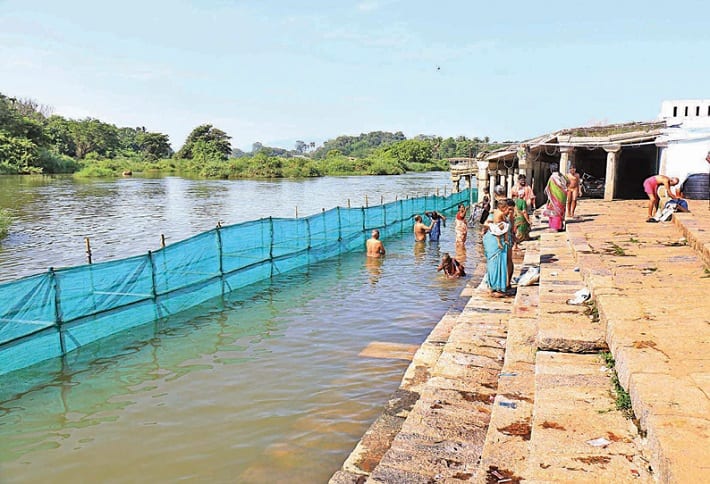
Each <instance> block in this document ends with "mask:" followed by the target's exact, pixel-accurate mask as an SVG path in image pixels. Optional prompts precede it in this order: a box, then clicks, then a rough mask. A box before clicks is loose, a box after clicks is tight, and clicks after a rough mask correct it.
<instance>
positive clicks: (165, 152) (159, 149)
mask: <svg viewBox="0 0 710 484" xmlns="http://www.w3.org/2000/svg"><path fill="white" fill-rule="evenodd" d="M136 144H137V145H138V150H139V151H140V152H141V154H142V155H143V157H144V158H145V159H146V160H148V161H156V160H159V159H160V158H167V157H169V156H170V155H171V154H172V148H170V138H169V137H168V135H167V134H162V133H148V132H145V131H140V132H138V133H137V135H136Z"/></svg>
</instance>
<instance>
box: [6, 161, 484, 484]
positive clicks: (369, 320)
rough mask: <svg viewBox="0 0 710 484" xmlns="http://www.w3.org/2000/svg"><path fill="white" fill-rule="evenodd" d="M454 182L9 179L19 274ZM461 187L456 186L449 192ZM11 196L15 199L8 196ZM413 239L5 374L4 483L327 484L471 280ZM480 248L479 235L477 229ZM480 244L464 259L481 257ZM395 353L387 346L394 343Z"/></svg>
mask: <svg viewBox="0 0 710 484" xmlns="http://www.w3.org/2000/svg"><path fill="white" fill-rule="evenodd" d="M447 183H449V180H448V174H446V173H427V174H412V175H405V176H401V177H345V178H324V179H314V180H302V181H301V180H299V181H289V180H284V181H276V182H261V181H198V180H183V179H180V178H173V177H171V178H161V179H141V178H133V179H127V180H116V181H110V182H76V181H74V180H72V179H71V178H68V177H59V178H35V179H30V178H27V179H25V178H20V177H9V178H6V179H3V177H0V184H2V188H3V189H2V191H1V192H0V193H2V199H1V200H0V201H1V204H0V206H3V207H8V208H11V209H12V210H13V215H14V216H15V220H16V224H15V225H13V227H12V228H11V235H10V237H9V239H6V240H5V241H4V242H3V245H2V252H0V255H1V257H2V259H1V260H0V267H1V268H2V269H1V272H2V275H3V277H4V278H5V279H10V278H13V277H16V276H21V275H27V274H32V273H36V272H38V271H42V270H46V267H48V266H51V265H54V266H60V265H71V264H75V263H82V262H83V258H84V254H83V244H84V240H83V238H84V237H87V236H88V237H91V240H92V246H93V247H94V257H95V259H97V260H107V259H111V258H116V257H123V256H128V255H135V254H137V253H141V252H143V251H146V250H149V249H151V248H154V247H155V246H157V245H159V236H160V234H161V233H163V234H165V236H166V238H167V239H168V242H170V241H177V240H180V239H182V238H185V237H187V236H190V235H194V234H195V233H197V232H200V231H202V230H206V229H209V228H211V227H213V226H214V225H215V224H216V222H217V221H218V220H221V221H223V223H225V224H230V223H237V222H240V221H244V220H249V219H253V218H259V217H265V216H285V217H288V216H293V215H294V214H295V210H296V207H298V212H299V215H306V214H310V213H314V212H318V211H320V210H321V209H322V208H331V207H333V206H336V205H344V206H346V205H347V203H348V199H350V203H351V205H353V206H356V205H357V206H359V205H361V204H364V197H365V195H367V196H368V199H369V203H370V204H373V203H379V202H380V197H383V198H384V201H385V202H386V201H389V200H393V199H394V197H395V196H398V197H406V196H416V195H424V194H425V193H426V192H428V193H431V192H433V191H435V190H436V189H437V187H438V188H439V191H440V193H442V194H443V190H444V186H445V185H447ZM447 189H448V187H447ZM10 190H12V193H9V191H10ZM453 226H454V224H453V223H449V224H447V226H446V227H445V228H444V229H443V231H442V239H441V242H439V243H427V244H425V245H422V246H420V245H415V244H414V243H413V242H412V240H411V235H410V234H409V233H406V234H403V235H402V236H400V237H392V238H388V239H386V240H385V241H384V243H385V246H386V247H387V252H388V253H387V256H386V257H384V258H383V259H381V260H378V261H372V260H369V261H368V260H367V258H365V257H363V255H362V254H361V253H349V254H343V255H341V256H339V257H336V258H333V259H331V260H327V261H324V262H321V263H319V264H315V265H313V266H311V267H309V268H304V269H302V270H296V271H293V272H291V273H286V274H283V275H280V276H278V277H275V278H274V279H273V280H271V281H264V282H262V283H258V284H255V285H253V286H251V287H248V288H244V289H242V290H239V291H235V292H234V293H231V294H229V295H227V296H226V297H225V298H224V299H221V298H220V299H219V300H213V301H208V302H206V303H205V304H202V305H200V306H197V307H195V308H193V309H191V310H190V311H187V312H185V313H182V314H179V315H176V316H173V317H170V318H165V319H162V320H160V321H156V322H155V323H152V324H148V325H144V326H141V327H139V328H135V329H133V330H131V331H127V332H124V333H120V334H117V335H115V336H113V337H110V338H107V339H105V340H102V341H99V342H96V343H94V344H89V345H87V346H85V347H82V348H80V349H79V350H77V351H74V352H72V353H70V354H68V355H67V356H65V357H64V358H56V359H53V360H48V361H45V362H43V363H41V364H38V365H35V366H34V367H31V368H27V369H23V370H19V371H16V372H13V373H10V374H7V375H4V376H2V377H0V482H3V483H15V482H76V481H77V480H87V481H94V482H174V481H177V480H184V481H188V482H205V481H207V482H255V483H260V482H269V483H272V482H326V481H327V480H328V478H329V477H330V475H332V473H333V472H335V471H336V470H337V469H338V468H339V467H340V465H341V464H342V462H343V460H344V459H345V458H346V457H347V455H348V454H349V453H350V451H351V450H352V449H353V447H354V445H355V444H356V442H357V441H358V440H359V438H360V437H361V436H362V434H363V433H364V432H365V430H367V428H368V426H369V425H370V424H371V423H372V422H373V421H374V419H375V418H376V417H377V416H378V414H379V413H380V412H381V411H382V408H383V406H384V404H385V402H386V400H387V398H388V397H389V396H390V395H391V394H392V392H393V391H394V390H395V389H396V388H397V386H398V385H399V382H400V380H401V378H402V374H403V372H404V370H405V369H406V367H407V365H408V361H406V360H404V359H399V358H397V357H395V355H393V354H389V353H388V351H387V348H388V347H390V348H394V349H401V348H405V349H410V350H411V351H413V350H414V349H416V347H417V346H418V345H419V344H421V342H422V341H423V340H424V339H425V338H426V336H427V334H429V332H430V331H431V329H432V328H433V327H434V325H435V324H436V323H437V322H438V321H439V319H440V318H441V317H442V316H443V314H444V313H445V312H446V311H447V310H449V309H450V308H451V307H452V305H454V304H455V303H456V300H457V297H458V294H459V293H460V291H461V289H462V288H463V285H464V284H465V282H466V281H465V280H449V279H446V278H444V277H442V276H441V274H438V273H437V272H436V270H435V268H436V265H437V263H438V261H439V259H440V258H441V255H442V252H444V251H450V252H451V253H452V254H453V253H454V252H455V251H456V249H455V244H454V234H453ZM472 239H475V238H473V237H472ZM475 243H476V242H475V240H470V241H469V244H468V253H467V254H466V250H464V251H461V250H459V251H458V252H457V255H458V257H459V258H461V259H464V260H466V261H467V262H466V264H467V266H468V267H469V268H471V269H472V268H473V266H474V265H475V264H476V263H477V250H476V248H475V247H474V245H475ZM383 348H384V351H383Z"/></svg>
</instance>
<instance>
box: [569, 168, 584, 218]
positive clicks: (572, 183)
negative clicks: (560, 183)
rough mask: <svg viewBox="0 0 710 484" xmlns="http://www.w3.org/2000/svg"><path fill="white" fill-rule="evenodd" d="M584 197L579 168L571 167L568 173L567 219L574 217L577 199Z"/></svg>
mask: <svg viewBox="0 0 710 484" xmlns="http://www.w3.org/2000/svg"><path fill="white" fill-rule="evenodd" d="M581 195H582V191H581V180H580V178H579V173H577V168H575V167H574V166H570V167H569V173H567V218H568V219H569V218H572V217H574V211H575V210H577V198H579V197H580V196H581Z"/></svg>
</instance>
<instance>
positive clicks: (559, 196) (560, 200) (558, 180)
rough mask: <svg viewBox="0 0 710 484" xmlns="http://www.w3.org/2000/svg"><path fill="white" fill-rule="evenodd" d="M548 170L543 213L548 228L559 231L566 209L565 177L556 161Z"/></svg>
mask: <svg viewBox="0 0 710 484" xmlns="http://www.w3.org/2000/svg"><path fill="white" fill-rule="evenodd" d="M550 170H552V175H550V179H549V180H547V187H545V195H547V204H546V205H545V211H544V212H543V214H544V215H546V216H547V217H548V218H549V222H548V224H549V227H550V229H552V230H555V231H560V230H562V222H563V221H564V219H565V211H566V210H567V178H566V177H565V176H564V175H563V174H562V173H560V172H559V165H558V164H557V163H552V164H551V165H550Z"/></svg>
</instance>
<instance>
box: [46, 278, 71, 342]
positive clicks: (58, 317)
mask: <svg viewBox="0 0 710 484" xmlns="http://www.w3.org/2000/svg"><path fill="white" fill-rule="evenodd" d="M49 277H50V278H51V279H52V290H53V291H54V325H55V326H56V327H57V332H58V333H59V347H60V349H61V351H62V355H66V354H67V345H66V343H65V342H64V331H63V329H62V305H61V293H60V291H59V281H58V280H57V274H56V273H55V272H54V267H50V268H49Z"/></svg>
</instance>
